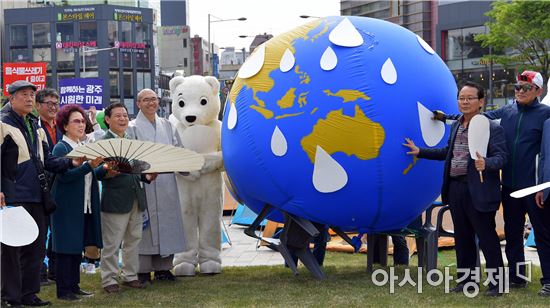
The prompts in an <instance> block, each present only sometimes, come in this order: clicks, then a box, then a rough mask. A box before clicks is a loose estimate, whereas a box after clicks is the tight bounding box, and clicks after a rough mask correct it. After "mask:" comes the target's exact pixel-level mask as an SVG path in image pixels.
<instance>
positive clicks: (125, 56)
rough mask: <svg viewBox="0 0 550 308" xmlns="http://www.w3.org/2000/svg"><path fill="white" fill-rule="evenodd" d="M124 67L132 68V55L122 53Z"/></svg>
mask: <svg viewBox="0 0 550 308" xmlns="http://www.w3.org/2000/svg"><path fill="white" fill-rule="evenodd" d="M122 67H124V68H131V67H132V53H131V52H123V53H122Z"/></svg>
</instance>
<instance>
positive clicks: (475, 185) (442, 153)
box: [418, 120, 508, 212]
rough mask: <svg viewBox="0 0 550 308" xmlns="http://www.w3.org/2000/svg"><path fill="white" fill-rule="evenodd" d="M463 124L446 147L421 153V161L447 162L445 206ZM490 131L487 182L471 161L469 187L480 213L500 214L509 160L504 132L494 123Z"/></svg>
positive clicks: (455, 125) (454, 127)
mask: <svg viewBox="0 0 550 308" xmlns="http://www.w3.org/2000/svg"><path fill="white" fill-rule="evenodd" d="M459 124H460V123H459V120H457V121H456V122H455V123H453V125H452V126H451V135H450V136H449V141H448V144H447V146H446V147H444V148H440V149H429V148H422V149H420V153H419V154H418V157H419V158H426V159H432V160H445V169H444V173H443V187H442V188H441V200H442V201H443V203H444V204H448V203H449V182H450V171H451V159H452V158H453V148H454V143H455V139H456V134H457V132H458V126H459ZM489 129H490V131H491V132H490V137H489V146H488V147H487V157H486V158H485V170H484V171H483V183H481V181H480V178H479V172H478V171H477V170H476V168H475V163H474V160H473V159H471V158H470V159H469V162H468V174H467V179H468V188H469V190H470V195H471V197H472V202H473V206H474V208H475V209H476V210H478V211H480V212H491V211H496V210H497V209H498V208H499V205H500V198H501V194H500V172H499V171H500V169H501V168H502V167H503V166H504V164H505V163H506V160H507V157H508V152H507V149H506V139H505V138H504V129H503V128H502V127H501V126H500V125H498V124H496V123H494V122H493V121H490V127H489Z"/></svg>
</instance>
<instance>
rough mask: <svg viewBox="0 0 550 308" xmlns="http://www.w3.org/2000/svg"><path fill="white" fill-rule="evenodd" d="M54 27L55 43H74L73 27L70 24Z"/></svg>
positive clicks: (59, 24)
mask: <svg viewBox="0 0 550 308" xmlns="http://www.w3.org/2000/svg"><path fill="white" fill-rule="evenodd" d="M55 27H56V33H57V37H56V39H55V40H56V42H73V41H74V26H73V24H72V23H66V22H64V23H58V24H56V25H55Z"/></svg>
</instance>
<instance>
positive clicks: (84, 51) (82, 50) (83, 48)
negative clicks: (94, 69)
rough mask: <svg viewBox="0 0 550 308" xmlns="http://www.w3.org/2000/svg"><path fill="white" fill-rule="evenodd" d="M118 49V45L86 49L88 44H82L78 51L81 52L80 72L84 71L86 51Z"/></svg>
mask: <svg viewBox="0 0 550 308" xmlns="http://www.w3.org/2000/svg"><path fill="white" fill-rule="evenodd" d="M111 49H118V47H109V48H99V49H93V48H92V49H88V46H82V47H81V48H80V53H81V54H82V73H86V55H85V54H86V53H88V52H97V51H104V50H111Z"/></svg>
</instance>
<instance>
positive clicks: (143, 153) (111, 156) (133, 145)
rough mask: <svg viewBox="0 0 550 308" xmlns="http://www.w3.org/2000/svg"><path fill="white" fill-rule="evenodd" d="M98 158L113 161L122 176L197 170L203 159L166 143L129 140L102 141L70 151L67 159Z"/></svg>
mask: <svg viewBox="0 0 550 308" xmlns="http://www.w3.org/2000/svg"><path fill="white" fill-rule="evenodd" d="M82 156H86V158H88V159H94V158H96V157H98V156H102V157H104V158H105V161H106V162H114V164H113V165H114V169H115V170H117V171H119V172H123V173H170V172H191V171H197V170H200V169H201V168H202V166H203V165H204V157H203V156H202V155H201V154H198V153H195V152H193V151H191V150H188V149H184V148H179V147H175V146H173V145H169V144H162V143H154V142H149V141H141V140H131V139H123V138H117V139H105V140H100V141H97V142H94V143H88V144H86V145H83V146H79V147H77V148H75V149H73V150H72V151H71V152H70V153H69V154H67V157H71V158H76V157H82Z"/></svg>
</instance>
